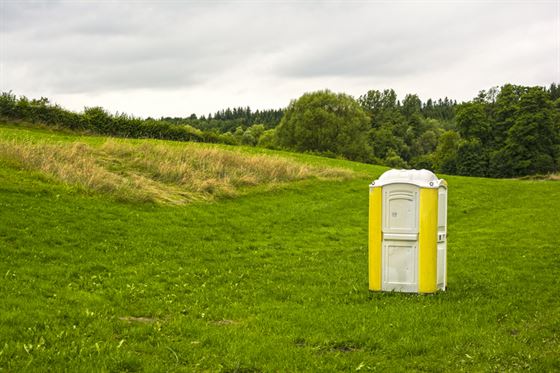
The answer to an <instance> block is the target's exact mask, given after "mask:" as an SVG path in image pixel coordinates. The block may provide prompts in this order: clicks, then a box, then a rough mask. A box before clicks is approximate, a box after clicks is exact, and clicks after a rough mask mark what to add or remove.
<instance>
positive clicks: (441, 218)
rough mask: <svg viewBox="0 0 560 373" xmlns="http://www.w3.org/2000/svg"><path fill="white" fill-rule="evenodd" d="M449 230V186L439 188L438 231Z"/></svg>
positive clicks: (444, 231)
mask: <svg viewBox="0 0 560 373" xmlns="http://www.w3.org/2000/svg"><path fill="white" fill-rule="evenodd" d="M446 232H447V188H443V187H441V188H439V190H438V233H446Z"/></svg>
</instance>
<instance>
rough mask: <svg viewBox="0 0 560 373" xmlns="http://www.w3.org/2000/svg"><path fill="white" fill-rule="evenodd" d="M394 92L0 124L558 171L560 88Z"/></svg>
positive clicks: (58, 111) (417, 162)
mask: <svg viewBox="0 0 560 373" xmlns="http://www.w3.org/2000/svg"><path fill="white" fill-rule="evenodd" d="M397 97H398V96H397V93H396V92H395V91H394V90H392V89H388V90H384V91H378V90H371V91H368V92H367V93H365V94H364V95H361V96H359V97H358V98H357V99H355V98H352V97H350V96H348V95H344V94H334V93H332V92H330V91H319V92H312V93H308V94H305V95H303V96H302V97H301V98H299V99H298V100H294V101H292V102H291V103H290V105H289V106H288V107H287V108H283V109H273V110H255V111H253V110H251V108H250V107H237V108H227V109H224V110H220V111H218V112H216V113H213V114H208V115H207V116H202V117H197V116H196V115H194V114H193V115H190V116H188V117H185V118H182V117H162V118H159V119H154V118H146V119H141V118H136V117H134V116H130V115H127V114H122V113H116V114H110V113H108V112H107V111H106V110H104V109H103V108H101V107H86V108H85V109H84V111H83V112H80V113H76V112H72V111H69V110H66V109H64V108H61V107H60V106H58V105H54V104H51V103H50V101H49V99H47V98H44V97H42V98H40V99H28V98H27V97H25V96H20V97H16V95H14V94H13V93H11V92H3V93H2V94H1V96H0V119H3V120H10V121H14V120H15V121H25V122H31V123H42V124H44V125H48V126H55V127H58V128H68V129H71V130H75V131H81V132H89V133H97V134H103V135H109V136H118V137H127V138H157V139H169V140H177V141H199V142H211V143H224V144H230V145H246V146H261V147H266V148H272V149H288V150H295V151H301V152H310V153H315V154H319V155H325V156H330V157H340V158H347V159H351V160H358V161H363V162H368V163H376V164H382V165H386V166H389V167H395V168H426V169H431V170H434V171H436V172H441V173H446V174H457V175H469V176H487V177H518V176H525V175H535V174H548V173H556V172H558V169H559V166H560V86H559V85H557V84H551V85H550V86H549V87H526V86H520V85H513V84H506V85H504V86H502V87H494V88H491V89H488V90H484V91H481V92H480V93H479V94H478V96H477V97H475V98H473V99H472V100H470V101H467V102H461V103H457V101H455V100H451V99H448V98H444V99H438V100H433V99H428V100H426V101H422V100H421V99H420V98H419V97H418V96H417V95H415V94H408V95H406V96H405V97H404V98H403V99H402V100H399V99H398V98H397Z"/></svg>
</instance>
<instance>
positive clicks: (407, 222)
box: [381, 183, 420, 292]
mask: <svg viewBox="0 0 560 373" xmlns="http://www.w3.org/2000/svg"><path fill="white" fill-rule="evenodd" d="M419 191H420V190H419V188H418V187H417V186H416V185H412V184H401V183H397V184H388V185H386V186H384V187H383V204H382V210H383V224H382V232H383V243H382V251H383V254H382V259H381V260H382V263H383V266H382V267H383V269H382V284H381V287H382V290H388V291H391V290H396V291H404V292H416V291H418V282H417V281H416V279H417V277H418V208H419V206H418V205H419V203H418V200H419V198H418V193H419Z"/></svg>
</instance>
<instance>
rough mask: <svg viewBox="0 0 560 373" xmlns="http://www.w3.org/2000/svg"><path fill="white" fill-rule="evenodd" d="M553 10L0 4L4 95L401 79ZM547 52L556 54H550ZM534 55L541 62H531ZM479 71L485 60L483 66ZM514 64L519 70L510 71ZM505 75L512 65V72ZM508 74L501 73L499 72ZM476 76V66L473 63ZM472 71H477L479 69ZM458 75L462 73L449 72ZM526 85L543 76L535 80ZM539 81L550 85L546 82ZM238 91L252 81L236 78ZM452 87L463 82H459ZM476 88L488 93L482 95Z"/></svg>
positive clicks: (504, 48) (475, 50)
mask: <svg viewBox="0 0 560 373" xmlns="http://www.w3.org/2000/svg"><path fill="white" fill-rule="evenodd" d="M555 6H556V5H555V4H554V3H536V4H534V3H520V2H511V3H506V2H492V3H489V4H487V3H481V2H476V3H466V2H462V1H458V2H433V1H432V2H411V1H407V2H395V3H387V2H365V3H355V2H350V3H348V2H340V3H332V2H324V3H321V2H310V3H302V4H298V3H273V2H265V3H255V2H226V3H223V2H221V3H210V4H207V3H204V2H180V1H177V2H170V1H167V2H162V3H158V2H151V1H150V2H148V1H146V2H141V1H137V2H68V1H60V2H49V1H44V2H35V1H34V2H5V3H4V2H3V3H2V8H1V9H2V13H3V14H2V20H3V22H2V38H3V49H2V52H3V53H2V54H3V55H2V62H3V65H4V71H5V73H4V77H3V79H2V80H3V82H2V84H1V85H2V87H0V88H2V89H14V90H15V91H18V92H22V93H26V92H27V91H28V90H45V91H50V92H57V93H80V92H82V93H89V92H103V91H105V92H107V91H117V90H122V91H126V90H129V89H154V90H166V89H179V88H190V87H196V86H197V85H200V84H202V83H204V82H206V81H207V80H209V79H212V78H214V77H219V76H220V75H221V74H226V73H228V72H231V73H232V74H234V73H235V72H236V71H238V70H239V71H244V70H243V67H245V66H253V64H255V61H257V60H259V61H260V59H264V60H266V61H267V65H266V66H263V69H262V71H259V73H266V74H269V75H270V76H272V77H274V78H277V79H285V80H286V81H289V80H292V79H296V80H297V79H306V78H322V77H358V78H364V79H366V78H370V77H383V78H384V79H387V78H395V79H407V78H408V77H414V76H418V75H419V74H429V73H433V74H437V73H438V72H439V71H441V70H443V69H451V68H453V67H454V66H455V65H457V66H461V65H462V64H463V63H464V61H465V60H467V59H469V58H471V59H474V56H476V58H478V59H479V60H480V59H482V60H484V59H485V58H486V56H485V53H492V54H493V55H498V56H499V54H500V53H502V52H508V53H509V54H512V55H515V56H516V57H517V58H515V60H510V61H506V62H505V63H507V64H510V65H511V66H514V65H515V66H520V67H516V68H515V69H514V70H515V71H519V70H520V69H522V68H523V66H539V67H540V68H541V69H545V68H546V66H547V65H542V64H537V63H535V58H541V56H542V55H543V53H542V51H540V52H538V53H534V56H533V55H526V54H525V52H524V50H521V49H520V50H519V51H514V52H516V53H517V54H515V53H513V52H512V50H511V49H512V48H518V44H516V43H517V41H518V39H519V38H520V37H521V36H522V35H523V33H524V32H525V30H529V29H532V28H534V27H537V26H539V25H543V24H545V25H547V26H546V27H545V28H543V30H544V31H539V32H537V33H536V35H541V34H542V33H543V32H544V33H546V32H547V30H550V31H551V32H550V34H549V35H543V37H542V40H535V43H537V44H538V45H540V44H539V43H543V44H542V45H544V47H542V48H547V46H548V45H550V44H551V43H548V44H547V43H546V41H547V40H545V39H546V37H550V38H554V37H555V35H557V34H556V33H555V31H554V30H553V28H554V25H556V24H557V23H555V22H557V20H556V19H555V16H556V8H555ZM551 54H553V53H551ZM537 56H538V57H537ZM480 63H481V64H484V61H482V62H480ZM516 64H517V65H516ZM511 66H510V67H511ZM505 67H508V66H505ZM472 68H473V71H475V70H476V71H481V66H480V64H479V65H473V66H472ZM477 69H478V70H477ZM255 73H256V72H255ZM457 73H458V74H465V71H458V72H457ZM534 75H535V76H539V77H543V76H546V73H545V72H542V71H538V72H537V73H535V74H534ZM548 76H551V79H552V78H553V74H552V73H550V74H549V75H548ZM238 79H239V84H240V85H243V84H244V82H246V81H248V80H250V79H259V77H258V76H257V77H255V76H252V75H251V76H248V75H245V76H241V75H240V76H239V77H238ZM457 79H458V82H459V84H460V80H461V79H464V76H461V75H458V77H457ZM480 88H481V89H482V88H485V87H480Z"/></svg>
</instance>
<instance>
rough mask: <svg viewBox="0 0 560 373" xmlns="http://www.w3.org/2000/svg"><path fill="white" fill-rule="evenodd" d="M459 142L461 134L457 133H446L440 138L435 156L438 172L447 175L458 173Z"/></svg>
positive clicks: (435, 165)
mask: <svg viewBox="0 0 560 373" xmlns="http://www.w3.org/2000/svg"><path fill="white" fill-rule="evenodd" d="M459 140H460V137H459V134H458V133H457V132H455V131H446V132H444V133H443V134H442V135H441V136H440V138H439V143H438V146H437V148H436V151H435V152H434V156H433V162H434V167H435V169H436V171H437V172H443V173H446V174H454V173H456V172H457V150H458V148H459Z"/></svg>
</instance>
